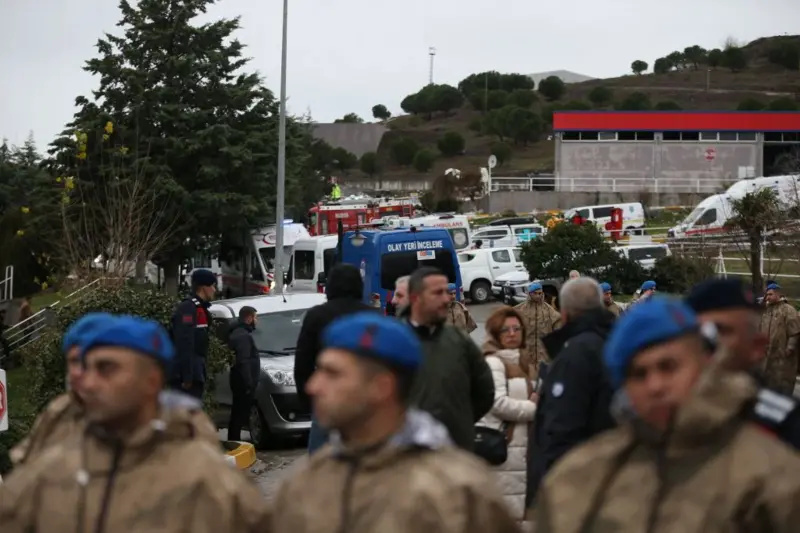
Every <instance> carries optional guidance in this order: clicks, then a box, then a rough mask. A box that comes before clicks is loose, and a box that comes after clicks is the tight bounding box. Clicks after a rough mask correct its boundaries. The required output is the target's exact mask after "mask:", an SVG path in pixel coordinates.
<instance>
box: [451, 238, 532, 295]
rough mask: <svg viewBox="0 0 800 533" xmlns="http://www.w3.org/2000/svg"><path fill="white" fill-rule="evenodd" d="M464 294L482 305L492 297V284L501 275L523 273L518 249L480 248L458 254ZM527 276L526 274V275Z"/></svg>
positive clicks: (523, 268)
mask: <svg viewBox="0 0 800 533" xmlns="http://www.w3.org/2000/svg"><path fill="white" fill-rule="evenodd" d="M458 267H459V269H460V270H461V283H462V286H463V287H464V293H465V294H467V295H468V296H469V298H470V299H471V300H472V301H473V302H474V303H484V302H487V301H489V298H490V297H491V296H492V283H494V280H495V279H496V278H497V277H498V276H501V275H503V274H507V273H509V272H514V271H522V272H524V271H525V266H524V265H523V264H522V258H521V257H520V249H519V248H511V247H506V248H481V249H479V250H469V251H466V252H460V253H459V254H458ZM526 275H527V273H526Z"/></svg>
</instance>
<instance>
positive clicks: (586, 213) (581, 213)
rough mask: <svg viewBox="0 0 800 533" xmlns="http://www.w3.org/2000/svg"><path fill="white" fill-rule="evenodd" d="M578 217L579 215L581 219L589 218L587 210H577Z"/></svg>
mask: <svg viewBox="0 0 800 533" xmlns="http://www.w3.org/2000/svg"><path fill="white" fill-rule="evenodd" d="M578 215H580V217H581V218H589V216H590V215H589V210H588V209H580V210H578Z"/></svg>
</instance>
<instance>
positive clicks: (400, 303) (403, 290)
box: [386, 276, 411, 316]
mask: <svg viewBox="0 0 800 533" xmlns="http://www.w3.org/2000/svg"><path fill="white" fill-rule="evenodd" d="M409 278H411V276H400V277H399V278H397V279H396V280H395V282H394V294H392V301H391V302H390V303H391V306H387V312H386V314H387V315H394V316H400V315H401V314H403V311H405V310H406V309H407V308H408V280H409Z"/></svg>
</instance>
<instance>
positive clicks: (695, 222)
mask: <svg viewBox="0 0 800 533" xmlns="http://www.w3.org/2000/svg"><path fill="white" fill-rule="evenodd" d="M766 188H771V189H773V190H774V191H775V194H776V196H777V198H778V200H779V201H780V202H781V203H782V204H783V205H784V207H786V208H787V209H788V208H791V207H794V206H796V205H797V204H798V200H800V175H786V176H770V177H761V178H749V179H743V180H739V181H737V182H736V183H734V184H733V185H731V186H730V187H728V190H727V191H725V192H724V193H722V194H713V195H711V196H709V197H708V198H705V199H704V200H703V201H701V202H700V203H699V204H697V207H695V208H694V210H692V212H691V213H689V215H688V216H687V217H686V218H685V219H683V221H682V222H681V223H680V224H678V225H677V226H675V227H673V228H670V230H669V231H668V232H667V235H668V236H669V237H672V238H676V239H680V238H685V237H693V236H700V235H713V234H715V233H724V232H725V231H727V227H726V225H727V223H728V221H729V220H730V218H731V217H732V216H733V214H734V213H733V203H732V200H740V199H742V198H744V197H745V195H747V194H749V193H753V192H757V191H760V190H762V189H766Z"/></svg>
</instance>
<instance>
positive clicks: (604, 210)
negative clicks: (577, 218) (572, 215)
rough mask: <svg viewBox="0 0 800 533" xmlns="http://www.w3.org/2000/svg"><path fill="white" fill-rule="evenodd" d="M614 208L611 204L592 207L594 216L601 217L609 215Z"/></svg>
mask: <svg viewBox="0 0 800 533" xmlns="http://www.w3.org/2000/svg"><path fill="white" fill-rule="evenodd" d="M612 209H614V208H613V207H611V206H608V207H595V208H594V218H603V217H610V216H611V210H612ZM581 216H583V215H581Z"/></svg>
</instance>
